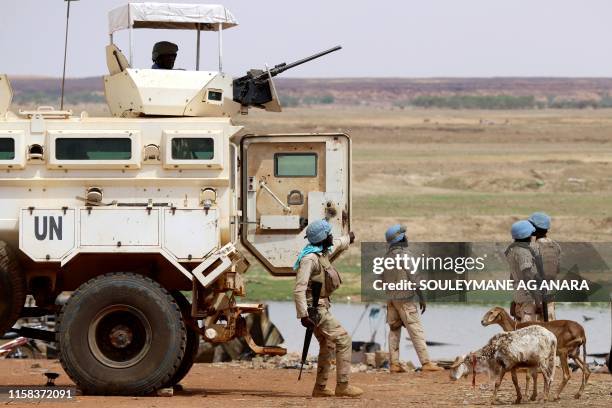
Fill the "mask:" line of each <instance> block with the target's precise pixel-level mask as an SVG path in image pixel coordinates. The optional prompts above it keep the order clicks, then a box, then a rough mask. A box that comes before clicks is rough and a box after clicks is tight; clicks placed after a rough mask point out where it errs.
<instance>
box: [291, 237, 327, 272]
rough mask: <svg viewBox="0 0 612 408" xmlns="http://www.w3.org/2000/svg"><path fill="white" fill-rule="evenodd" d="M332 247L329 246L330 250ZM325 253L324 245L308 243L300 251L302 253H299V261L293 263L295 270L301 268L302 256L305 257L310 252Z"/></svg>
mask: <svg viewBox="0 0 612 408" xmlns="http://www.w3.org/2000/svg"><path fill="white" fill-rule="evenodd" d="M331 250H332V247H329V251H330V252H331ZM322 253H323V245H319V246H317V245H312V244H308V245H306V246H305V247H304V248H303V249H302V252H300V254H299V255H298V258H297V261H295V264H294V265H293V270H294V271H297V270H298V269H299V268H300V262H301V261H302V258H304V257H305V256H306V255H308V254H322Z"/></svg>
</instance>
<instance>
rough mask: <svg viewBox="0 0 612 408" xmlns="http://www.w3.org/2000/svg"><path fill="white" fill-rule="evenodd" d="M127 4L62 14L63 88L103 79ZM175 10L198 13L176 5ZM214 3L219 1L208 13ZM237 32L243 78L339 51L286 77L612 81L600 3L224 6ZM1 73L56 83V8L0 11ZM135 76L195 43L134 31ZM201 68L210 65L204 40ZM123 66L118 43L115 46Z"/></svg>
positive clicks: (96, 2)
mask: <svg viewBox="0 0 612 408" xmlns="http://www.w3.org/2000/svg"><path fill="white" fill-rule="evenodd" d="M126 2H127V1H126V0H80V1H78V2H74V3H73V5H72V9H71V10H72V13H71V27H70V45H69V64H68V76H71V77H83V76H93V75H101V74H105V73H106V63H105V56H104V46H105V45H106V44H107V43H108V29H107V27H108V24H107V14H108V11H109V10H110V9H112V8H114V7H116V6H118V5H122V4H125V3H126ZM182 2H184V3H189V2H191V3H198V2H199V3H205V2H204V1H197V0H191V1H189V0H185V1H182ZM212 2H214V3H217V1H214V0H213V1H212ZM222 4H224V5H225V6H226V7H228V8H229V9H230V10H231V11H232V12H233V13H234V15H235V16H236V18H237V19H238V22H239V23H240V25H239V26H238V27H235V28H232V29H229V30H226V31H225V32H224V55H225V58H224V68H225V69H224V70H225V71H226V72H229V73H231V74H234V75H236V74H242V73H243V72H244V71H246V70H247V69H249V68H260V67H263V65H264V64H265V63H267V64H269V65H274V64H277V63H280V62H283V61H287V62H289V61H292V60H295V59H299V58H301V57H304V56H307V55H309V54H311V53H314V52H317V51H319V50H323V49H326V48H330V47H332V46H334V45H336V44H341V45H342V46H343V47H344V49H343V50H342V51H340V52H337V53H335V54H332V55H331V56H328V57H324V58H323V59H321V60H319V61H316V62H312V63H310V64H308V65H305V66H302V67H300V68H296V69H294V70H292V71H288V72H287V73H285V74H283V75H284V76H287V77H376V76H378V77H432V76H467V77H474V76H573V77H576V76H578V77H580V76H612V49H611V48H610V46H609V44H610V41H611V40H612V24H611V23H610V20H611V18H612V1H610V0H377V1H364V0H327V1H325V0H304V1H291V0H226V1H225V2H222ZM2 6H3V7H2V12H1V13H0V72H4V73H8V74H11V75H17V74H19V75H44V76H58V75H60V74H61V69H62V59H63V41H64V24H65V12H66V8H65V3H64V1H62V0H2ZM135 32H136V35H135V44H136V47H135V56H136V64H135V65H136V66H140V67H148V66H150V65H151V61H150V53H151V47H152V44H153V43H154V42H155V41H157V40H162V39H166V40H171V41H175V42H177V43H178V44H179V46H180V51H179V58H178V60H177V67H181V68H189V69H191V68H193V66H194V60H195V33H193V32H190V31H187V32H179V31H168V30H136V31H135ZM202 40H203V45H202V52H203V59H202V61H203V63H202V68H204V69H214V68H216V64H217V54H216V52H217V51H216V42H217V38H216V34H215V33H203V35H202ZM117 42H118V45H119V46H120V48H122V49H123V50H124V52H125V54H126V55H127V54H128V52H127V48H128V41H127V35H126V34H124V33H122V34H120V35H118V36H117Z"/></svg>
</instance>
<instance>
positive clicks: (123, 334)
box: [87, 305, 153, 368]
mask: <svg viewBox="0 0 612 408" xmlns="http://www.w3.org/2000/svg"><path fill="white" fill-rule="evenodd" d="M87 337H88V338H87V340H88V342H89V348H90V350H91V352H92V354H93V356H94V357H95V358H96V359H97V360H98V361H100V362H101V363H102V364H104V365H106V366H107V367H110V368H129V367H133V366H135V365H136V364H138V363H139V362H140V361H142V360H143V359H144V357H145V356H146V355H147V353H148V352H149V350H150V348H151V341H152V337H153V335H152V330H151V324H150V323H149V320H148V319H147V317H146V316H145V315H144V314H143V313H142V312H141V311H140V310H138V309H136V308H135V307H132V306H129V305H112V306H108V307H106V308H104V309H103V310H101V311H100V312H99V313H98V314H97V315H96V317H95V318H94V320H93V321H92V323H91V325H90V326H89V331H88V336H87Z"/></svg>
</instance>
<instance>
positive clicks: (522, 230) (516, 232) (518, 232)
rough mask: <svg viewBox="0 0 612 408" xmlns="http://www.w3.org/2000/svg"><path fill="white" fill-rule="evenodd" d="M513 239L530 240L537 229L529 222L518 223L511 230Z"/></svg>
mask: <svg viewBox="0 0 612 408" xmlns="http://www.w3.org/2000/svg"><path fill="white" fill-rule="evenodd" d="M510 232H511V233H512V238H513V239H525V238H529V237H530V236H531V234H533V233H534V232H535V227H534V226H533V225H532V224H531V223H530V222H529V221H527V220H521V221H517V222H515V223H514V224H512V228H511V229H510Z"/></svg>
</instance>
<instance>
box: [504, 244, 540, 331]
mask: <svg viewBox="0 0 612 408" xmlns="http://www.w3.org/2000/svg"><path fill="white" fill-rule="evenodd" d="M506 260H507V261H508V264H509V265H510V276H511V278H512V279H513V280H514V284H515V287H516V286H517V285H518V282H519V281H525V282H526V281H529V280H534V279H536V277H537V268H536V264H535V259H534V258H533V254H532V253H531V251H530V249H529V243H527V242H515V243H514V244H512V245H510V246H509V247H508V249H506ZM513 298H514V302H515V303H516V309H515V310H516V318H517V320H518V321H519V322H529V321H536V320H540V319H538V315H537V307H536V301H535V298H534V296H533V294H532V293H531V292H529V291H528V290H527V289H518V288H517V289H515V290H514V296H513Z"/></svg>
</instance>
